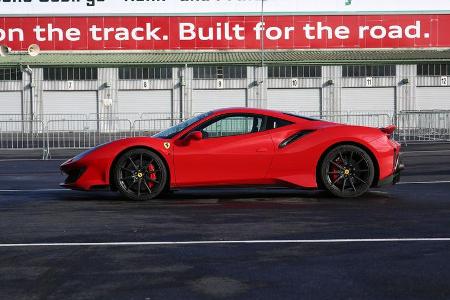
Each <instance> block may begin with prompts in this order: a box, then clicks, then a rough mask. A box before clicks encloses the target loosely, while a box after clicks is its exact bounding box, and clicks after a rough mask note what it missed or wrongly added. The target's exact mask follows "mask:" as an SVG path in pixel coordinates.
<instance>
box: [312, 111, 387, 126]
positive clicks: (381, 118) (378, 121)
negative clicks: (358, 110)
mask: <svg viewBox="0 0 450 300" xmlns="http://www.w3.org/2000/svg"><path fill="white" fill-rule="evenodd" d="M312 117H316V118H320V119H322V120H326V121H330V122H335V123H343V124H349V125H358V126H368V127H385V126H388V125H391V124H393V120H392V117H391V116H390V115H388V114H338V115H330V114H326V115H319V116H312Z"/></svg>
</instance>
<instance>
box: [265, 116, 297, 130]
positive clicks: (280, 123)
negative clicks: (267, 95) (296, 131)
mask: <svg viewBox="0 0 450 300" xmlns="http://www.w3.org/2000/svg"><path fill="white" fill-rule="evenodd" d="M291 124H292V123H291V122H289V121H286V120H282V119H277V118H269V119H268V120H267V126H266V130H271V129H276V128H280V127H284V126H288V125H291Z"/></svg>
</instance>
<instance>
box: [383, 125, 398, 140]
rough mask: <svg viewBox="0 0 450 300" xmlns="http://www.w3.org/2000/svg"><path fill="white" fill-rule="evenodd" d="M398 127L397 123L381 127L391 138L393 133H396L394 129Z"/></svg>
mask: <svg viewBox="0 0 450 300" xmlns="http://www.w3.org/2000/svg"><path fill="white" fill-rule="evenodd" d="M396 129H397V126H395V125H389V126H387V127H384V128H380V130H381V131H382V132H384V133H386V135H387V136H388V137H389V138H390V137H391V136H392V134H393V133H394V131H395V130H396Z"/></svg>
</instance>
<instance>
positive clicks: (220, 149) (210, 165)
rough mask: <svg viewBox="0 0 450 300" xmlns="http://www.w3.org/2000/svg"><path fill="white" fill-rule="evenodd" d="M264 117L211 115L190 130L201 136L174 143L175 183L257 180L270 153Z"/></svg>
mask: <svg viewBox="0 0 450 300" xmlns="http://www.w3.org/2000/svg"><path fill="white" fill-rule="evenodd" d="M265 119H266V118H265V117H264V116H258V115H248V114H245V115H243V114H233V115H227V116H221V117H218V118H215V119H213V120H211V121H209V122H207V124H203V125H201V126H200V127H198V128H195V129H194V130H193V131H200V132H202V135H203V138H202V139H200V140H191V141H189V142H188V143H175V145H174V150H173V151H174V152H173V153H174V164H175V176H176V181H177V185H178V186H201V185H233V184H236V185H238V184H257V183H259V182H261V181H262V180H264V179H265V177H266V174H267V171H268V168H269V166H270V163H271V160H272V158H273V154H274V145H273V142H272V138H271V136H270V134H269V133H267V132H265V131H264V126H265Z"/></svg>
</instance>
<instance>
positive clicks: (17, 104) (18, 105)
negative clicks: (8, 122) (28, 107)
mask: <svg viewBox="0 0 450 300" xmlns="http://www.w3.org/2000/svg"><path fill="white" fill-rule="evenodd" d="M0 114H1V115H6V114H11V115H12V114H14V115H20V114H22V93H21V92H0ZM2 118H3V119H4V118H5V116H3V117H2ZM19 119H20V118H19Z"/></svg>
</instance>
